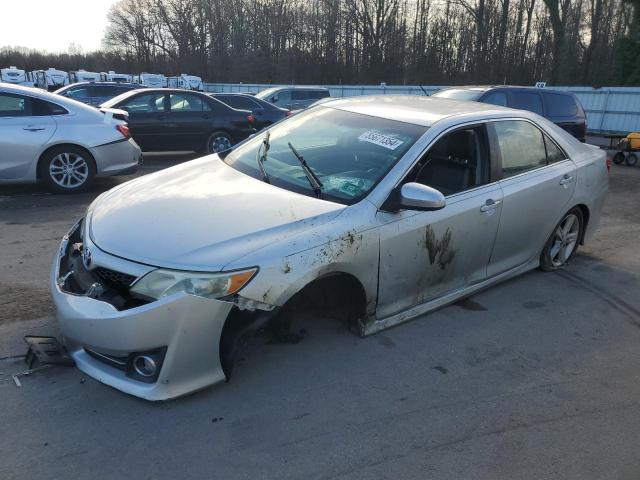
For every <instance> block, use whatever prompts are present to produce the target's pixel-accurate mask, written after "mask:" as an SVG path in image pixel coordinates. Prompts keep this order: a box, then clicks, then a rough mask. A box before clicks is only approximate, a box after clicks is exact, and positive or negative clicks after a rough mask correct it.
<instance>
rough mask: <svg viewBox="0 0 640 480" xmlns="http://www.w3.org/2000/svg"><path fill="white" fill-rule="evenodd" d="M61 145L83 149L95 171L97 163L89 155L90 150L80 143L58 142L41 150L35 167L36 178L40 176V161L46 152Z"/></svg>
mask: <svg viewBox="0 0 640 480" xmlns="http://www.w3.org/2000/svg"><path fill="white" fill-rule="evenodd" d="M61 147H73V148H79V149H80V150H83V151H84V152H85V153H86V154H87V158H88V160H89V161H91V162H93V168H94V169H96V171H97V168H98V167H97V165H96V161H95V159H94V158H93V155H91V152H90V151H89V150H87V149H86V148H85V147H83V146H81V145H77V144H75V143H59V144H57V145H52V146H50V147H49V148H47V149H46V150H45V151H44V152H42V153H41V154H40V158H38V166H37V168H36V178H37V179H38V180H40V179H41V178H42V173H41V172H42V161H43V160H44V157H46V156H47V154H48V153H49V152H51V151H52V150H56V149H58V148H61Z"/></svg>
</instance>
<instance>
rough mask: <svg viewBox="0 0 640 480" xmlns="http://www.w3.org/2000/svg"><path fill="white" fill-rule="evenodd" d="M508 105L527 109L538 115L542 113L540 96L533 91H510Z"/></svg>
mask: <svg viewBox="0 0 640 480" xmlns="http://www.w3.org/2000/svg"><path fill="white" fill-rule="evenodd" d="M509 106H510V107H511V108H517V109H520V110H528V111H530V112H533V113H537V114H538V115H544V111H543V109H542V98H540V95H539V94H538V93H535V92H510V93H509Z"/></svg>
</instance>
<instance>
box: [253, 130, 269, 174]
mask: <svg viewBox="0 0 640 480" xmlns="http://www.w3.org/2000/svg"><path fill="white" fill-rule="evenodd" d="M270 137H271V132H269V131H267V133H266V134H265V136H264V140H262V145H261V146H260V147H259V148H258V153H257V155H256V162H258V167H260V173H261V174H262V180H264V181H265V182H267V183H271V180H270V179H269V175H268V174H267V171H266V170H265V168H264V162H265V160H266V159H267V153H268V152H269V146H270V145H269V138H270ZM263 149H264V150H263ZM261 152H262V153H261Z"/></svg>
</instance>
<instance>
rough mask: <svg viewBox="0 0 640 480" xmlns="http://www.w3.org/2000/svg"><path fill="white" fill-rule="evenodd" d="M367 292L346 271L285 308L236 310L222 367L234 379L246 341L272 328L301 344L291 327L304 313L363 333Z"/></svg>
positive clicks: (225, 336)
mask: <svg viewBox="0 0 640 480" xmlns="http://www.w3.org/2000/svg"><path fill="white" fill-rule="evenodd" d="M366 306H367V299H366V293H365V290H364V288H363V286H362V284H361V283H360V281H358V279H357V278H356V277H354V276H353V275H350V274H348V273H344V272H337V273H332V274H328V275H324V276H322V277H320V278H317V279H315V280H313V281H312V282H310V283H308V284H307V285H306V286H305V287H304V288H303V289H302V290H300V291H299V292H298V293H296V294H295V295H293V296H292V297H291V298H290V299H289V300H288V301H287V302H286V303H285V304H284V305H283V306H282V307H280V308H277V309H276V310H272V311H269V312H267V311H262V310H255V311H249V310H240V309H239V308H237V307H235V306H234V307H233V308H232V310H231V312H230V313H229V316H228V317H227V320H226V322H225V324H224V327H223V329H222V332H221V335H220V346H219V354H220V365H221V366H222V370H223V372H224V374H225V376H226V378H227V380H229V378H230V377H231V372H232V371H233V366H234V363H235V358H236V356H237V352H238V350H239V348H240V347H241V345H242V342H243V339H244V338H246V337H247V336H250V335H251V334H253V333H255V332H257V331H260V330H261V329H263V328H265V327H266V328H269V329H270V330H271V331H272V332H273V333H274V334H275V335H276V337H277V338H280V339H284V338H286V339H287V340H286V341H293V342H297V341H299V338H301V337H297V338H296V339H295V340H292V337H296V335H295V334H291V332H290V328H291V324H292V322H293V320H294V319H295V317H296V314H297V313H298V312H300V311H301V310H308V309H311V310H315V311H321V312H322V313H323V315H325V316H328V317H330V318H335V319H336V320H341V321H343V322H344V323H345V324H346V325H347V326H348V327H349V328H350V329H351V330H352V331H355V332H359V322H361V321H362V320H363V319H364V316H365V314H366Z"/></svg>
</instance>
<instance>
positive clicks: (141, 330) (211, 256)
mask: <svg viewBox="0 0 640 480" xmlns="http://www.w3.org/2000/svg"><path fill="white" fill-rule="evenodd" d="M607 188H608V178H607V166H606V161H605V153H604V152H603V151H602V150H599V149H597V148H594V147H590V146H588V145H584V144H582V143H580V142H578V141H577V140H575V139H574V138H573V137H571V136H570V135H569V134H567V133H566V132H564V131H563V130H561V129H560V128H558V127H557V126H555V125H554V124H552V123H551V122H549V121H547V120H545V119H544V118H542V117H539V116H537V115H535V114H533V113H530V112H524V111H517V110H511V109H507V108H502V107H493V106H490V105H485V104H480V103H471V102H458V101H451V100H442V99H431V98H421V97H399V96H386V97H358V98H353V99H342V100H335V101H330V102H326V103H323V104H322V105H319V106H316V107H313V108H311V109H309V110H306V111H304V112H302V113H300V114H299V115H296V116H294V117H291V118H289V119H286V120H283V121H282V122H280V123H278V124H276V125H274V126H272V127H270V128H269V129H268V130H266V131H265V132H261V133H260V134H259V135H258V136H255V137H253V138H250V139H248V140H246V141H245V142H243V143H241V144H239V145H238V146H236V147H235V148H234V149H233V150H230V151H228V152H224V153H219V154H215V155H210V156H207V157H203V158H200V159H198V160H194V161H191V162H188V163H185V164H182V165H179V166H176V167H173V168H170V169H167V170H164V171H161V172H157V173H154V174H151V175H147V176H145V177H142V178H139V179H136V180H133V181H131V182H128V183H126V184H123V185H120V186H118V187H116V188H114V189H113V190H111V191H109V192H106V193H104V194H103V195H101V196H100V197H98V198H97V199H96V200H95V201H94V202H93V203H92V204H91V205H90V206H89V208H88V210H87V212H86V215H85V217H84V218H83V219H82V220H80V221H79V222H78V223H77V224H76V225H75V226H74V227H73V228H72V229H71V231H70V232H69V233H68V235H67V236H65V238H64V240H63V242H62V245H61V247H60V251H59V255H57V256H56V258H55V259H54V263H53V269H52V273H51V289H52V292H53V298H54V301H55V304H56V307H57V311H58V319H59V325H60V331H61V333H62V336H63V342H64V343H65V345H66V347H67V348H68V350H69V352H70V353H71V355H72V356H73V358H74V359H75V361H76V364H77V366H78V367H79V368H80V369H81V370H82V371H84V372H85V373H87V374H88V375H90V376H92V377H94V378H96V379H98V380H100V381H101V382H104V383H106V384H108V385H111V386H113V387H115V388H118V389H120V390H122V391H124V392H127V393H130V394H133V395H136V396H139V397H142V398H145V399H149V400H163V399H168V398H172V397H176V396H180V395H184V394H186V393H189V392H192V391H195V390H198V389H202V388H204V387H207V386H209V385H211V384H214V383H216V382H220V381H222V380H224V379H225V378H229V375H230V373H231V368H232V366H233V359H234V354H235V352H236V348H237V345H238V342H239V340H240V339H241V338H243V336H245V335H249V334H251V333H252V332H254V331H256V330H257V329H259V328H261V327H263V326H265V325H266V324H268V323H269V322H271V323H273V322H276V323H277V322H283V324H285V325H286V320H287V316H291V315H292V314H291V312H292V310H291V306H292V305H294V304H295V302H296V300H297V299H299V298H300V297H301V296H303V295H314V294H322V292H324V295H325V296H324V298H325V302H324V304H326V305H327V308H328V307H330V306H332V304H334V303H336V302H338V300H343V301H344V303H342V304H341V305H342V307H341V308H342V311H343V312H346V313H348V314H349V318H348V320H349V322H350V326H351V327H352V328H353V329H354V330H356V331H357V332H359V333H360V334H362V335H368V334H372V333H375V332H378V331H379V330H382V329H384V328H387V327H390V326H392V325H396V324H398V323H401V322H404V321H406V320H409V319H411V318H414V317H417V316H419V315H422V314H424V313H426V312H429V311H431V310H433V309H435V308H439V307H441V306H443V305H446V304H448V303H451V302H454V301H456V300H458V299H460V298H461V297H464V296H468V295H470V294H472V293H474V292H477V291H478V290H480V289H483V288H486V287H488V286H490V285H492V284H494V283H496V282H499V281H502V280H505V279H508V278H510V277H513V276H515V275H518V274H520V273H523V272H526V271H528V270H530V269H533V268H536V267H541V268H542V269H543V270H554V269H557V268H560V267H562V266H563V265H565V264H566V263H567V261H568V260H569V259H570V258H571V257H572V255H573V254H574V253H575V251H576V249H577V247H578V245H579V244H581V243H583V242H584V241H586V240H587V239H588V238H589V237H590V235H591V234H593V232H594V231H595V230H596V228H597V227H598V223H599V220H600V210H601V207H602V204H603V201H604V198H605V195H606V192H607ZM327 295H329V297H327ZM327 298H330V300H329V301H327V300H326V299H327ZM283 317H284V321H283Z"/></svg>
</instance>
